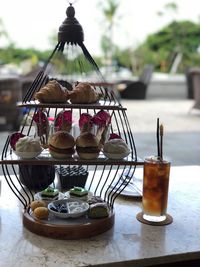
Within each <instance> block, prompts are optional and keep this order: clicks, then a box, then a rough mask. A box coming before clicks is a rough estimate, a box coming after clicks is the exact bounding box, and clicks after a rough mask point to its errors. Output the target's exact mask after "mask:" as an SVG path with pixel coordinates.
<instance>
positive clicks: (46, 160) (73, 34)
mask: <svg viewBox="0 0 200 267" xmlns="http://www.w3.org/2000/svg"><path fill="white" fill-rule="evenodd" d="M66 13H67V18H66V19H65V21H64V22H63V24H62V25H61V27H60V28H59V33H58V43H57V45H56V46H55V49H54V50H53V52H52V54H51V55H50V57H49V59H48V61H47V62H46V64H45V65H44V66H43V67H42V68H41V70H40V71H39V73H38V75H37V77H36V78H35V80H34V81H33V83H32V85H31V86H30V88H29V90H28V91H27V93H26V95H25V97H24V99H23V101H22V103H18V107H19V108H26V109H27V110H28V113H27V115H26V118H25V119H24V121H23V122H22V126H21V129H20V134H23V135H25V136H30V135H33V134H34V135H35V125H34V121H33V117H34V115H35V114H37V112H38V111H41V112H45V114H46V116H47V117H48V118H50V117H54V118H56V116H57V115H58V114H59V113H60V112H64V111H70V112H71V113H72V114H73V117H74V118H76V120H78V119H79V118H80V116H81V114H83V113H86V114H89V115H90V116H95V115H96V114H98V112H100V111H105V112H106V113H107V114H109V116H110V118H111V120H110V124H109V127H108V129H109V131H110V134H117V135H118V136H120V137H121V138H122V139H123V140H124V141H125V142H126V144H127V145H128V146H129V148H130V154H129V156H127V157H125V158H123V159H109V158H107V157H106V156H105V155H104V154H103V153H102V152H100V154H99V157H98V158H97V159H92V160H85V159H80V158H79V157H78V156H77V154H75V155H74V156H73V157H72V158H69V159H65V160H63V159H55V158H52V156H51V155H50V153H49V151H48V147H46V148H45V149H44V150H43V151H42V153H41V154H40V155H39V156H38V157H36V158H33V159H22V158H20V157H18V156H17V155H16V154H15V153H14V151H13V149H12V147H11V136H8V137H7V140H6V143H5V145H4V149H3V152H2V157H1V161H0V163H1V165H2V170H3V174H4V177H5V180H6V182H7V183H8V185H9V187H10V189H11V190H12V191H13V193H14V194H15V196H16V197H17V198H18V199H19V201H20V202H21V203H22V205H23V208H24V209H23V224H24V226H25V227H26V228H27V229H29V230H30V231H31V232H33V233H36V234H39V235H42V236H47V237H51V238H58V239H80V238H87V237H91V236H94V235H97V234H100V233H103V232H105V231H107V230H108V229H110V228H112V226H113V225H114V218H115V211H114V202H115V200H116V198H117V197H118V196H119V195H120V193H121V192H122V191H123V190H124V189H125V187H126V186H127V185H128V184H129V182H130V180H131V179H132V176H133V175H134V171H135V168H136V166H137V165H142V164H143V162H142V161H141V160H138V157H137V153H136V147H135V143H134V138H133V135H132V131H131V128H130V125H129V121H128V118H127V115H126V108H124V107H123V106H122V105H121V103H120V101H119V100H118V98H117V97H116V95H115V93H114V91H112V89H110V88H107V87H106V86H105V84H106V83H105V80H104V79H103V77H102V75H101V73H100V71H99V69H98V66H97V64H96V63H95V61H94V60H93V58H92V57H91V55H90V53H89V52H88V50H87V48H86V47H85V45H84V43H83V30H82V27H81V25H80V24H79V22H78V21H77V20H76V18H75V17H74V15H75V10H74V8H73V6H72V5H71V4H70V6H69V7H68V8H67V12H66ZM74 51H79V52H74ZM58 61H61V62H62V66H64V67H65V68H66V69H67V70H68V71H69V72H70V75H68V76H67V77H66V76H65V77H64V79H63V77H62V79H60V68H59V67H58V66H57V65H56V63H57V62H58ZM71 65H73V69H74V70H75V71H74V72H73V74H72V73H71V67H70V66H71ZM59 66H60V65H59ZM88 67H90V68H91V69H92V70H93V71H94V72H95V74H96V76H97V77H98V81H100V82H98V84H95V83H91V84H92V86H93V88H94V89H95V90H96V91H98V92H100V93H101V99H100V100H99V101H97V102H96V103H92V104H90V103H87V104H83V103H82V104H77V103H76V104H73V103H70V102H69V101H68V102H66V103H40V102H39V101H38V100H35V98H34V96H35V93H36V92H39V91H40V89H41V88H42V87H43V86H44V85H45V84H46V83H47V82H48V81H49V79H50V78H53V79H57V81H58V82H60V83H62V84H63V83H64V85H66V80H67V81H69V80H70V82H71V83H73V82H76V81H77V80H80V79H82V80H83V81H84V73H85V70H86V69H88ZM78 68H79V70H80V72H79V74H80V73H81V77H79V78H77V74H76V70H77V69H78ZM74 73H75V74H74ZM65 78H66V80H65ZM28 120H29V122H28ZM76 120H75V119H74V121H76ZM74 127H75V128H74V129H76V125H75V126H74ZM73 134H74V135H76V134H75V133H73ZM46 141H47V143H48V140H46ZM63 166H68V168H69V169H70V168H71V169H72V168H73V166H77V168H81V167H84V168H85V170H86V171H87V172H88V173H89V175H88V177H87V181H86V185H87V189H88V191H89V192H92V194H93V195H94V196H100V197H101V199H103V200H104V201H105V202H106V203H107V204H108V206H109V208H110V212H109V216H108V217H105V218H101V219H89V218H88V217H87V216H83V217H80V218H78V219H70V220H63V219H55V218H51V219H48V220H39V219H36V218H35V217H34V215H33V213H32V211H31V208H30V203H31V202H32V201H33V200H34V197H35V194H36V193H37V192H38V191H39V190H41V189H44V188H45V187H47V186H48V185H49V184H51V183H52V182H54V183H55V181H54V178H55V176H56V177H57V170H59V168H62V167H63ZM30 170H31V172H32V174H33V173H34V175H36V176H37V175H38V174H39V178H38V180H37V183H36V184H34V183H35V181H29V182H30V183H29V182H28V184H26V183H25V184H24V180H26V178H27V176H28V175H29V171H30ZM125 172H126V175H127V177H128V178H127V179H125V181H124V182H123V183H121V182H120V179H121V177H122V176H123V174H124V173H125ZM34 175H32V176H34ZM44 177H47V180H45V181H43V180H42V179H43V178H44ZM31 179H34V178H33V177H31ZM31 182H33V184H34V186H33V184H32V183H31Z"/></svg>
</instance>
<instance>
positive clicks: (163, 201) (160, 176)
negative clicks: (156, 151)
mask: <svg viewBox="0 0 200 267" xmlns="http://www.w3.org/2000/svg"><path fill="white" fill-rule="evenodd" d="M169 173H170V162H168V161H166V160H161V159H159V158H158V157H153V156H152V157H148V158H146V159H145V161H144V177H143V198H142V206H143V218H144V219H145V220H147V221H150V222H162V221H164V220H165V219H166V212H167V202H168V187H169Z"/></svg>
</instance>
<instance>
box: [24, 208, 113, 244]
mask: <svg viewBox="0 0 200 267" xmlns="http://www.w3.org/2000/svg"><path fill="white" fill-rule="evenodd" d="M114 221H115V213H114V211H111V212H110V214H109V216H108V217H106V218H102V219H89V218H88V217H87V216H83V217H80V218H76V219H73V218H71V219H59V218H55V217H53V216H52V217H51V216H49V219H48V220H38V219H36V218H35V217H34V215H33V214H32V211H31V209H30V208H28V209H27V210H25V212H24V214H23V224H24V226H25V227H26V228H27V229H28V230H29V231H31V232H33V233H35V234H38V235H41V236H46V237H50V238H54V239H69V240H70V239H71V240H72V239H81V238H89V237H92V236H96V235H98V234H101V233H104V232H106V231H108V230H109V229H111V228H112V227H113V225H114Z"/></svg>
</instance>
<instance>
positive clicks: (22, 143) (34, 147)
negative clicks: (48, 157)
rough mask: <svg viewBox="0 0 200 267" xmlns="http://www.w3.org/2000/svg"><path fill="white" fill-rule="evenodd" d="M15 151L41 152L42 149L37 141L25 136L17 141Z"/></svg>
mask: <svg viewBox="0 0 200 267" xmlns="http://www.w3.org/2000/svg"><path fill="white" fill-rule="evenodd" d="M15 150H16V151H17V152H41V150H42V148H41V145H40V142H39V140H37V139H35V138H33V137H30V136H25V137H22V138H20V139H19V140H18V141H17V143H16V145H15Z"/></svg>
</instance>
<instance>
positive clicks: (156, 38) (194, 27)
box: [134, 21, 200, 71]
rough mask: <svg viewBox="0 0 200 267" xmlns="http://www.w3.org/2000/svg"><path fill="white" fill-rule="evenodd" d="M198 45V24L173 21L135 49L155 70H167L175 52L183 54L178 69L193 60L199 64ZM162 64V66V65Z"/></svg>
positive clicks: (199, 38) (199, 44)
mask: <svg viewBox="0 0 200 267" xmlns="http://www.w3.org/2000/svg"><path fill="white" fill-rule="evenodd" d="M199 46H200V24H198V23H197V24H196V23H194V22H191V21H180V22H177V21H173V22H171V23H170V24H169V25H167V26H166V27H164V28H163V29H161V30H160V31H158V32H157V33H155V34H151V35H149V36H148V37H147V39H146V41H145V42H144V43H143V44H142V45H141V46H139V47H138V48H137V49H136V51H135V53H134V54H135V57H136V58H137V56H138V55H139V57H140V58H141V61H143V63H146V64H147V63H149V61H150V60H151V63H153V64H154V65H155V67H156V68H157V70H160V69H162V68H163V69H162V70H164V71H168V70H169V67H170V64H171V59H172V58H173V55H174V54H175V53H177V52H179V53H181V54H182V55H183V59H182V62H181V65H180V68H179V71H184V69H185V68H186V67H187V66H189V65H190V66H193V65H194V63H193V60H194V59H195V62H197V63H198V65H199V64H200V61H199V53H198V48H199ZM163 66H164V67H163Z"/></svg>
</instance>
